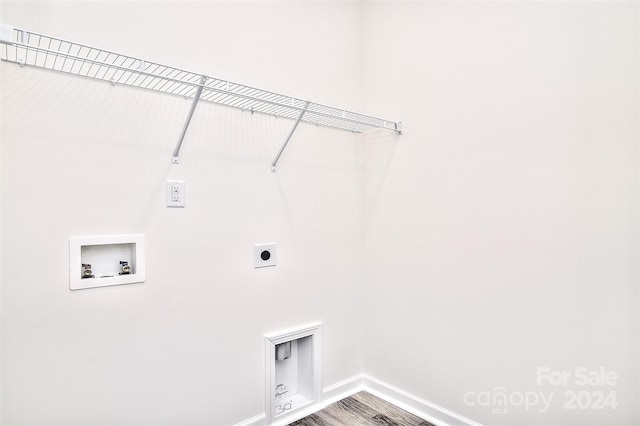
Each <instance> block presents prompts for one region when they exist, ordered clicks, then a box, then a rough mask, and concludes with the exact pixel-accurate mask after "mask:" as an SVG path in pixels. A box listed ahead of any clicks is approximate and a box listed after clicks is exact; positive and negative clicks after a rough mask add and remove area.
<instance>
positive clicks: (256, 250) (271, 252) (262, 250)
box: [253, 243, 277, 268]
mask: <svg viewBox="0 0 640 426" xmlns="http://www.w3.org/2000/svg"><path fill="white" fill-rule="evenodd" d="M276 258H277V256H276V243H265V244H255V245H254V246H253V266H254V267H256V268H264V267H265V266H276Z"/></svg>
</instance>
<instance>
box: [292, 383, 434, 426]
mask: <svg viewBox="0 0 640 426" xmlns="http://www.w3.org/2000/svg"><path fill="white" fill-rule="evenodd" d="M343 425H344V426H351V425H356V426H358V425H360V426H381V425H384V426H435V425H434V424H433V423H429V422H428V421H426V420H424V419H421V418H420V417H418V416H415V415H413V414H411V413H408V412H406V411H404V410H403V409H401V408H398V407H396V406H395V405H393V404H390V403H388V402H387V401H384V400H382V399H380V398H378V397H375V396H373V395H371V394H370V393H368V392H364V391H363V392H358V393H356V394H354V395H351V396H350V397H347V398H345V399H342V400H340V401H338V402H336V403H334V404H331V405H329V406H327V407H326V408H325V409H323V410H321V411H318V412H316V413H313V414H311V415H310V416H307V417H303V418H302V419H300V420H297V421H295V422H293V423H290V424H289V426H343Z"/></svg>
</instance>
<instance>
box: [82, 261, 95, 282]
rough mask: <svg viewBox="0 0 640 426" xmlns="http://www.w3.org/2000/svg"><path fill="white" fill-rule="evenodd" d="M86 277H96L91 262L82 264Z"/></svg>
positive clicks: (83, 277)
mask: <svg viewBox="0 0 640 426" xmlns="http://www.w3.org/2000/svg"><path fill="white" fill-rule="evenodd" d="M85 278H94V275H93V271H92V270H91V264H90V263H83V264H82V279H85Z"/></svg>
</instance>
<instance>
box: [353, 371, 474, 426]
mask: <svg viewBox="0 0 640 426" xmlns="http://www.w3.org/2000/svg"><path fill="white" fill-rule="evenodd" d="M364 390H366V391H367V392H369V393H371V394H373V395H375V396H377V397H378V398H382V399H384V400H385V401H387V402H390V403H391V404H393V405H395V406H397V407H400V408H402V409H403V410H405V411H408V412H410V413H412V414H415V415H416V416H418V417H422V418H423V419H425V420H427V421H428V422H431V423H434V424H436V425H438V426H453V425H456V426H457V425H465V426H482V425H481V424H480V423H477V422H474V421H473V420H471V419H468V418H466V417H464V416H461V415H460V414H457V413H454V412H453V411H450V410H447V409H446V408H444V407H441V406H439V405H437V404H434V403H432V402H429V401H427V400H424V399H422V398H419V397H417V396H415V395H413V394H411V393H409V392H407V391H405V390H402V389H400V388H397V387H395V386H393V385H390V384H389V383H386V382H383V381H382V380H378V379H376V378H373V377H370V376H367V375H364Z"/></svg>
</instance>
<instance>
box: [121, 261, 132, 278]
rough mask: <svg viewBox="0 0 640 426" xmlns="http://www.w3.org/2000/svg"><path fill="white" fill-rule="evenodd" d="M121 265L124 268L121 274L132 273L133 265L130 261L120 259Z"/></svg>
mask: <svg viewBox="0 0 640 426" xmlns="http://www.w3.org/2000/svg"><path fill="white" fill-rule="evenodd" d="M120 267H121V268H122V272H120V273H119V275H129V274H130V273H131V266H129V262H127V261H126V260H121V261H120Z"/></svg>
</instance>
